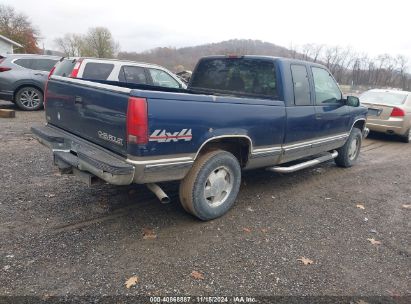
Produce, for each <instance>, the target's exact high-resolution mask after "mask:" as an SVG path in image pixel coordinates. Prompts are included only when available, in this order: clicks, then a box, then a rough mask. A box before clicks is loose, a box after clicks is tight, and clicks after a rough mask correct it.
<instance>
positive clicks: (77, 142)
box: [31, 125, 194, 185]
mask: <svg viewBox="0 0 411 304" xmlns="http://www.w3.org/2000/svg"><path fill="white" fill-rule="evenodd" d="M31 131H32V133H33V134H34V136H35V137H36V138H37V140H38V141H39V142H40V143H42V144H43V145H45V146H47V147H49V148H50V149H51V150H52V151H53V159H54V164H55V165H56V166H58V167H59V168H60V169H61V170H62V171H66V172H69V173H71V172H72V171H73V172H74V173H75V174H76V175H79V176H80V177H85V176H84V175H83V176H81V174H79V172H78V171H80V172H81V171H83V172H87V173H91V174H92V175H95V176H97V177H99V178H101V179H102V180H104V181H106V182H108V183H109V184H114V185H129V184H131V183H138V184H147V183H156V182H164V181H172V180H180V179H182V178H184V176H185V175H186V174H187V172H188V171H189V170H190V168H191V166H192V163H193V162H194V155H191V154H187V155H185V154H180V155H178V157H176V156H173V155H170V156H166V157H164V156H157V157H135V156H131V155H129V156H128V157H127V158H125V157H121V156H119V155H117V154H114V153H112V152H110V151H108V150H106V149H104V148H102V147H100V146H97V145H94V144H92V143H90V142H89V141H86V140H84V139H82V138H79V137H77V136H75V135H73V134H71V133H68V132H65V131H63V130H61V129H59V128H56V127H53V126H51V125H46V126H43V127H32V128H31ZM73 168H74V170H73ZM83 179H84V178H83ZM86 180H87V178H86Z"/></svg>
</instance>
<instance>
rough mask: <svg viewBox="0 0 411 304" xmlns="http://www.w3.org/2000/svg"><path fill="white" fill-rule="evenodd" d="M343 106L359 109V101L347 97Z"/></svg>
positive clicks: (355, 98)
mask: <svg viewBox="0 0 411 304" xmlns="http://www.w3.org/2000/svg"><path fill="white" fill-rule="evenodd" d="M345 104H346V105H347V106H350V107H359V106H360V99H359V98H358V97H356V96H347V99H346V102H345Z"/></svg>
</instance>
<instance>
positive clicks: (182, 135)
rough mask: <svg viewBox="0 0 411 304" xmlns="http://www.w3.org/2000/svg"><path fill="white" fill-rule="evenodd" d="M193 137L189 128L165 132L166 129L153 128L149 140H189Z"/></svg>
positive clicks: (161, 141) (162, 141)
mask: <svg viewBox="0 0 411 304" xmlns="http://www.w3.org/2000/svg"><path fill="white" fill-rule="evenodd" d="M192 138H193V136H192V134H191V129H183V130H181V131H180V132H178V131H177V132H167V131H166V130H160V129H159V130H155V131H154V132H153V133H152V134H151V135H150V137H149V141H157V142H160V143H164V142H170V141H174V142H176V141H179V140H184V141H190V140H191V139H192Z"/></svg>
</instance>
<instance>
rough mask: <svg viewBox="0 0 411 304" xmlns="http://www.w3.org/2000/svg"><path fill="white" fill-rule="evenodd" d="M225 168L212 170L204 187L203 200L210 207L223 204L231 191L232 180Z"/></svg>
mask: <svg viewBox="0 0 411 304" xmlns="http://www.w3.org/2000/svg"><path fill="white" fill-rule="evenodd" d="M233 177H234V176H233V173H232V172H231V170H230V169H229V168H227V167H225V166H222V167H218V168H217V169H215V170H213V171H212V172H211V173H210V175H209V176H208V178H207V181H206V183H205V185H204V198H205V200H206V201H207V203H208V204H209V205H210V206H211V207H218V206H220V205H221V204H223V203H224V202H225V201H226V200H227V198H228V196H229V195H230V193H231V191H232V190H233V185H234V178H233Z"/></svg>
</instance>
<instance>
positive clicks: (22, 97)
mask: <svg viewBox="0 0 411 304" xmlns="http://www.w3.org/2000/svg"><path fill="white" fill-rule="evenodd" d="M15 102H16V104H17V106H18V107H19V108H20V109H22V110H25V111H36V110H39V109H41V108H42V107H43V93H42V92H41V91H40V90H39V89H36V88H33V87H24V88H21V89H20V90H18V92H17V93H16V99H15Z"/></svg>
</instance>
